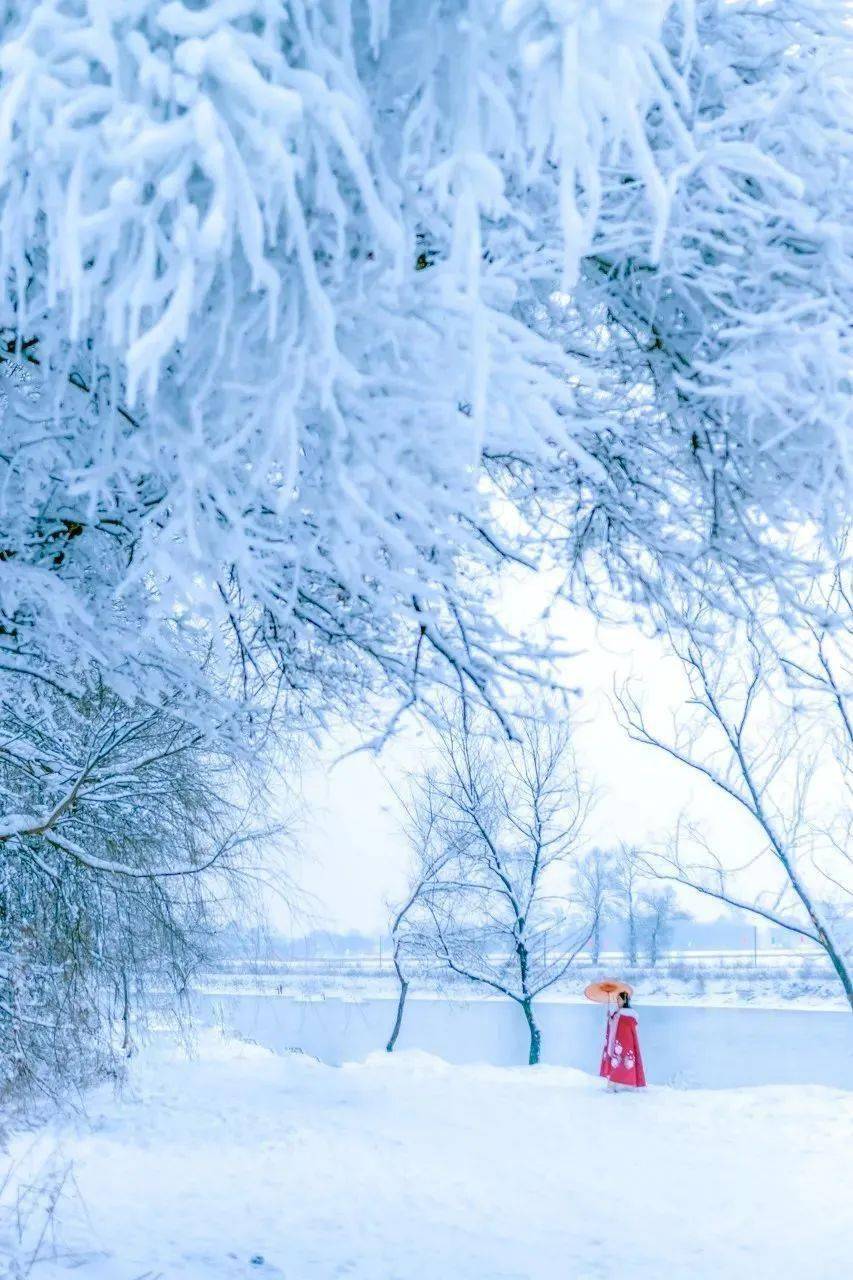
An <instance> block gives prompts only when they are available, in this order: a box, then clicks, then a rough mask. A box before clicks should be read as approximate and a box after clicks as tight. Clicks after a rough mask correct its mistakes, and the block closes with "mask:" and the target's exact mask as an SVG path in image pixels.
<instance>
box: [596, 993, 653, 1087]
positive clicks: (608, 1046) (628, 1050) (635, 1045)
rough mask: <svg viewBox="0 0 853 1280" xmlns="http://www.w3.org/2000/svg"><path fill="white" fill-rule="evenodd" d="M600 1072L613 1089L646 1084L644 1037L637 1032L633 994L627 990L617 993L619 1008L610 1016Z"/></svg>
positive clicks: (608, 1017) (617, 1005) (617, 1006)
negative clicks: (643, 1053)
mask: <svg viewBox="0 0 853 1280" xmlns="http://www.w3.org/2000/svg"><path fill="white" fill-rule="evenodd" d="M599 1075H602V1076H604V1078H605V1079H606V1080H607V1087H608V1088H609V1089H642V1088H644V1087H645V1083H646V1073H645V1072H644V1071H643V1059H642V1056H641V1054H640V1037H639V1036H638V1035H637V1015H636V1013H635V1012H634V1010H633V1009H632V1008H631V997H630V995H629V994H628V993H627V991H620V992H619V993H618V994H617V996H616V1008H615V1009H614V1010H613V1012H612V1013H610V1014H608V1016H607V1034H606V1036H605V1039H604V1052H603V1054H602V1055H601V1071H600V1072H599Z"/></svg>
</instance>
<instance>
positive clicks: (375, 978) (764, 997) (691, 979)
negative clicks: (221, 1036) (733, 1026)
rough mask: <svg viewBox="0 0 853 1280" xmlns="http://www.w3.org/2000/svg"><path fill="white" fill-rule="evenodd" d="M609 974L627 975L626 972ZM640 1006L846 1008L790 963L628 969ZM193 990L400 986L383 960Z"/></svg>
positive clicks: (429, 992)
mask: <svg viewBox="0 0 853 1280" xmlns="http://www.w3.org/2000/svg"><path fill="white" fill-rule="evenodd" d="M612 968H613V972H615V973H619V974H622V975H624V973H625V972H626V970H625V967H624V965H621V966H620V965H619V964H615V965H614V966H612ZM605 972H608V973H609V970H608V971H605V970H601V971H600V972H599V970H597V969H596V970H592V969H590V968H587V967H583V968H578V969H571V970H569V972H568V973H567V974H566V976H565V977H564V978H563V979H562V980H561V981H560V982H559V983H556V984H555V985H554V986H553V987H550V988H549V989H548V991H547V992H546V993H545V994H544V995H543V996H542V997H541V999H542V1000H543V1001H548V1002H550V1003H566V1004H572V1003H575V1002H578V1003H579V1002H581V1001H583V998H584V997H583V989H584V987H585V986H586V984H587V983H588V982H591V981H592V980H593V978H594V977H599V976H603V975H604V973H605ZM631 981H632V983H633V985H634V989H635V995H636V999H637V1002H638V1003H640V1004H657V1003H660V1002H662V1001H665V1002H666V1003H667V1004H672V1005H674V1004H689V1005H691V1006H704V1007H706V1008H735V1007H744V1006H746V1007H751V1008H756V1009H791V1008H794V1009H846V1008H847V1007H848V1006H847V1001H846V999H845V996H844V993H843V991H842V990H841V985H840V983H839V982H838V980H837V978H835V977H834V975H832V974H831V973H830V972H829V970H828V967H827V966H824V965H814V964H806V965H802V964H794V965H791V966H788V967H782V968H772V967H770V966H763V967H761V968H758V969H755V968H753V967H752V966H751V965H749V964H748V963H747V962H742V963H732V964H730V965H728V966H722V965H716V966H711V965H701V964H695V963H694V964H691V965H689V966H688V965H686V964H678V965H671V966H662V967H660V968H658V969H649V968H639V969H636V970H631ZM195 985H196V989H197V990H198V991H199V992H202V993H203V994H205V995H234V994H241V995H248V994H258V995H264V994H266V995H283V996H291V997H293V998H295V999H301V1000H323V999H330V998H334V999H339V1000H341V999H343V1000H380V999H389V1000H391V999H394V1000H395V999H396V998H397V995H398V992H399V987H398V984H397V981H396V978H395V976H394V971H393V968H392V967H391V966H390V964H389V963H388V962H387V961H386V963H385V965H384V966H382V965H380V964H379V963H378V962H377V961H376V960H373V961H372V962H366V963H365V962H362V963H354V962H343V963H341V962H340V961H338V962H335V961H330V962H323V961H321V960H314V961H310V962H292V961H291V962H285V963H281V962H280V963H277V964H275V963H272V964H268V965H263V964H261V963H260V962H257V963H255V964H253V965H248V966H245V967H239V968H237V967H235V968H234V969H232V970H231V971H228V970H225V969H223V970H220V971H211V972H207V973H204V974H201V975H200V976H199V978H198V979H197V981H196V984H195ZM447 996H451V997H456V998H459V999H464V1000H473V999H480V998H482V999H491V998H493V996H494V993H493V992H491V991H490V990H489V988H487V987H484V986H478V985H477V984H475V983H471V982H465V981H463V980H461V979H455V978H454V976H453V975H452V974H449V975H448V974H446V973H445V974H443V975H441V977H440V979H437V978H436V977H435V976H434V975H432V976H431V975H429V974H424V975H419V974H416V975H415V976H414V978H413V980H412V985H411V988H410V990H409V998H410V999H412V1000H419V999H420V1000H424V999H435V998H444V997H447Z"/></svg>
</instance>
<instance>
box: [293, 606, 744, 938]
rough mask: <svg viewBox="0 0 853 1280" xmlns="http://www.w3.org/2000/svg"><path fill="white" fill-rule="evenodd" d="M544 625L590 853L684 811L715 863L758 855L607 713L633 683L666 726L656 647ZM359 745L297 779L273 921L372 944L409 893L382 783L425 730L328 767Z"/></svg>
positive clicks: (338, 749) (698, 789)
mask: <svg viewBox="0 0 853 1280" xmlns="http://www.w3.org/2000/svg"><path fill="white" fill-rule="evenodd" d="M512 597H513V598H512V607H513V609H514V610H516V611H517V608H518V607H519V606H520V607H524V605H525V603H526V604H527V606H531V604H532V602H533V601H534V600H536V599H537V598H538V602H539V607H540V608H541V600H542V593H541V588H540V589H538V590H536V589H535V588H534V591H533V592H529V593H527V600H526V602H525V601H524V600H523V599H522V598H521V597H519V596H518V594H517V592H516V590H513V593H512ZM551 625H552V627H553V629H554V631H555V632H556V634H557V635H558V636H559V637H560V638H561V639H562V640H563V641H565V642H567V643H568V644H569V645H570V646H571V647H572V648H573V649H574V648H577V649H579V650H582V652H581V653H580V654H579V656H578V657H575V658H572V659H570V660H567V661H566V663H565V667H564V670H563V672H562V674H563V675H564V677H565V679H566V680H567V682H568V683H570V684H571V685H572V686H578V687H579V689H580V691H581V692H580V695H579V697H578V699H577V703H576V711H575V716H574V721H575V751H576V755H577V758H578V760H579V762H580V763H581V765H582V767H583V769H584V770H585V771H586V773H587V775H588V776H589V779H590V780H591V781H592V782H593V783H594V785H595V787H596V790H597V792H598V800H597V803H596V804H595V806H594V810H593V813H592V815H591V817H590V821H589V824H588V829H587V831H588V843H589V845H590V846H594V845H599V846H601V847H604V848H608V847H612V846H614V845H615V844H617V843H618V842H619V841H620V840H626V841H631V842H633V843H635V844H643V843H646V844H648V843H649V842H650V841H654V840H655V839H656V838H659V837H661V836H664V835H666V833H668V832H671V831H672V830H673V828H674V826H675V823H676V821H677V819H678V818H679V816H680V815H681V814H682V813H685V812H689V814H690V817H691V818H692V819H694V820H698V822H699V824H700V825H701V826H702V828H703V830H704V831H706V832H707V833H708V834H709V835H711V836H712V837H713V839H714V845H715V848H716V849H717V850H718V852H720V854H721V855H723V856H725V855H726V854H727V853H730V854H731V856H732V860H733V861H734V862H740V861H742V860H743V859H744V854H745V853H747V852H749V851H754V848H755V846H754V843H753V840H754V837H752V834H751V831H750V828H749V827H748V825H747V822H748V820H747V819H745V817H744V816H743V815H742V814H741V813H740V812H739V811H738V808H737V806H736V805H735V804H734V803H733V802H730V801H728V800H726V799H725V798H724V797H721V796H720V795H719V794H718V793H717V792H716V791H715V790H714V789H713V788H712V787H711V785H710V784H708V783H706V782H704V781H703V780H702V779H701V778H699V777H696V776H694V775H693V774H692V773H691V772H690V770H688V769H687V768H685V767H684V766H681V765H679V764H678V763H677V762H675V761H671V760H669V759H667V758H666V757H665V756H663V755H662V754H661V753H659V752H657V751H655V750H653V749H652V748H650V747H644V746H641V745H639V744H637V743H633V742H631V741H630V739H629V738H628V736H627V734H626V733H625V731H624V730H623V729H622V728H621V726H620V725H619V724H618V722H617V720H616V717H615V714H614V712H613V710H612V708H611V705H610V702H611V691H612V688H613V682H614V679H616V680H617V682H620V683H621V681H623V680H624V679H625V678H627V677H637V681H638V688H639V683H640V681H642V695H643V701H644V703H645V704H646V705H648V706H653V707H654V708H655V710H656V711H658V712H660V713H661V714H662V715H663V716H664V717H666V716H668V715H669V714H670V711H671V710H672V709H674V708H675V707H676V706H678V705H679V703H680V697H679V689H680V680H681V676H680V670H679V668H678V667H677V665H676V664H675V663H674V662H673V661H672V660H671V659H669V658H667V656H666V654H665V653H664V651H663V648H662V646H660V645H659V644H658V643H657V642H655V641H653V640H650V639H648V638H646V637H645V636H643V635H642V633H641V632H640V631H639V630H638V629H637V628H636V627H634V626H629V625H625V626H619V627H614V626H610V627H607V628H605V627H602V626H596V624H595V623H594V622H593V620H592V619H591V617H590V616H589V615H587V614H584V613H582V612H580V611H578V610H574V609H571V608H570V607H569V606H564V605H561V606H559V608H558V610H557V611H556V612H555V614H554V615H553V617H552V619H551ZM355 741H356V740H355V739H354V738H353V737H352V736H349V734H347V735H346V736H344V737H342V740H341V741H339V742H336V743H332V742H330V743H329V744H328V745H327V748H326V749H325V751H324V752H323V758H322V762H321V763H320V764H319V765H318V766H317V767H316V768H313V769H311V770H309V771H308V772H307V774H306V776H305V778H304V782H303V795H302V800H303V802H304V805H305V817H304V819H303V822H302V825H301V830H300V833H299V844H300V849H301V853H300V856H299V858H298V861H297V864H296V866H295V867H292V870H293V874H294V879H295V881H296V883H297V885H298V886H299V888H301V889H302V890H303V891H304V893H305V895H306V897H305V901H304V902H303V910H302V912H301V913H300V916H299V918H298V919H297V920H296V921H291V919H290V918H289V917H288V916H287V914H286V913H285V912H274V920H275V922H276V923H277V924H279V925H280V926H281V927H283V928H284V929H285V930H287V929H290V928H292V930H293V932H294V933H297V934H301V933H303V932H305V931H306V929H310V928H328V929H333V930H346V929H350V928H352V929H359V930H363V931H365V932H368V933H377V934H378V933H379V932H381V931H383V930H384V928H385V926H386V922H387V918H388V909H387V903H388V901H389V900H390V901H393V900H394V899H396V898H397V897H398V896H399V895H400V894H401V893H402V891H403V888H404V886H405V883H406V878H407V868H408V856H409V855H408V850H407V848H406V843H405V839H404V837H403V835H402V832H401V826H400V811H399V805H398V802H397V801H396V799H395V797H394V794H393V791H392V789H391V786H389V780H390V782H392V783H394V784H396V785H399V784H400V782H401V779H402V777H403V775H404V774H405V772H406V771H407V770H411V769H412V768H415V767H417V764H418V756H419V753H420V752H421V751H422V749H423V744H424V734H423V731H422V730H418V728H417V727H416V726H415V725H412V726H411V727H410V728H409V729H408V730H407V731H406V732H404V733H403V734H401V735H399V736H398V737H397V738H396V739H395V740H394V741H393V742H392V743H391V744H390V745H389V746H388V747H387V748H386V749H385V750H384V751H383V753H382V754H381V755H380V756H379V757H378V758H376V757H375V756H374V755H372V754H370V753H368V752H361V753H359V754H356V755H351V756H348V757H347V758H346V759H343V760H341V761H340V762H339V763H335V760H336V759H337V758H338V757H339V756H340V755H341V754H342V753H343V752H345V751H348V750H349V749H351V748H352V746H353V744H354V742H355ZM685 905H689V907H690V909H691V910H692V911H694V913H695V914H697V915H699V916H703V915H704V916H708V915H716V914H718V912H717V910H716V909H715V907H714V904H713V903H710V901H709V900H704V899H702V898H701V897H700V896H699V895H696V894H689V896H688V899H687V900H685Z"/></svg>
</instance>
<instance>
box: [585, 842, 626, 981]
mask: <svg viewBox="0 0 853 1280" xmlns="http://www.w3.org/2000/svg"><path fill="white" fill-rule="evenodd" d="M577 885H578V891H579V894H580V896H581V897H582V898H583V900H584V901H585V903H586V905H587V907H588V909H589V911H590V914H591V916H592V920H593V926H592V934H591V936H590V958H591V960H592V963H593V964H598V962H599V958H600V956H601V939H602V933H603V926H604V923H605V921H606V920H607V918H608V916H609V915H610V913H611V912H612V910H613V906H614V899H615V896H616V893H617V892H618V881H617V876H616V866H615V863H614V858H613V855H612V854H611V853H606V852H604V851H602V850H601V849H593V850H592V851H591V852H590V853H588V854H587V855H586V857H584V858H583V859H582V860H581V862H580V863H579V864H578V876H577Z"/></svg>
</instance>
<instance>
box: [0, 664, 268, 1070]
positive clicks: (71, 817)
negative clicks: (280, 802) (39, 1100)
mask: <svg viewBox="0 0 853 1280" xmlns="http://www.w3.org/2000/svg"><path fill="white" fill-rule="evenodd" d="M89 684H90V689H89V692H88V693H87V695H86V696H85V697H81V698H71V697H69V696H67V695H65V694H63V693H61V692H59V691H58V690H57V689H55V688H53V687H51V686H46V685H45V684H44V682H42V681H29V682H27V681H24V680H23V679H22V678H21V677H19V678H18V680H17V681H16V686H15V696H14V698H13V697H4V698H0V812H2V814H3V818H2V822H0V1092H2V1090H3V1089H4V1088H5V1087H6V1086H8V1085H11V1084H15V1085H19V1084H21V1083H26V1084H28V1085H30V1086H33V1085H38V1086H40V1087H48V1088H50V1087H52V1086H53V1085H54V1084H60V1083H61V1084H68V1083H70V1082H75V1081H78V1080H85V1079H91V1077H92V1075H93V1074H94V1073H96V1072H97V1071H98V1070H99V1069H102V1068H103V1067H104V1066H105V1065H106V1064H108V1063H109V1062H110V1061H111V1059H112V1057H113V1055H114V1053H115V1052H116V1051H121V1050H123V1051H124V1052H128V1051H129V1049H130V1046H131V1021H132V1014H133V1012H134V1011H135V1010H136V1009H137V1008H138V1006H139V1005H140V1004H141V1003H142V1002H143V1001H144V1000H145V998H146V997H147V996H149V995H150V989H151V986H152V985H158V986H159V987H160V990H161V991H164V992H165V991H171V992H173V993H179V994H180V993H182V992H184V991H185V990H186V987H187V982H188V979H189V975H190V973H191V971H192V969H193V966H194V964H195V963H196V962H197V960H198V958H199V956H200V955H201V954H203V952H204V950H205V947H206V945H207V941H208V938H209V937H210V935H211V932H212V930H213V929H214V927H215V924H216V921H217V897H218V896H219V895H222V894H225V893H226V886H227V896H228V899H229V901H230V902H231V903H232V908H233V904H234V903H235V902H236V901H237V900H238V899H239V896H240V888H241V884H242V887H246V884H247V882H246V881H244V880H242V877H241V878H240V879H241V884H238V883H236V874H237V873H238V872H241V871H243V870H244V869H246V857H245V855H246V854H247V852H248V851H249V848H250V847H251V846H253V845H254V843H255V841H256V840H257V839H258V838H259V836H260V834H261V832H260V830H259V825H258V822H257V819H256V817H255V814H254V812H253V806H252V805H251V803H247V801H249V800H250V792H249V788H248V787H243V788H242V791H243V794H242V795H241V788H240V787H239V786H238V784H237V777H238V771H237V769H236V768H235V766H236V765H238V763H239V762H238V761H236V760H235V759H234V758H232V757H229V756H226V755H225V754H223V753H222V752H221V750H220V751H219V752H217V753H214V752H213V751H212V750H211V749H210V747H209V745H207V743H206V742H205V740H204V739H203V737H202V735H201V733H200V732H199V731H198V730H196V729H194V728H192V727H190V726H188V725H187V724H186V722H185V721H184V720H182V719H179V718H175V717H170V716H168V715H167V714H166V713H165V712H164V711H162V710H160V711H154V710H152V709H151V708H150V707H149V706H146V705H144V704H140V705H136V706H128V705H126V704H124V703H122V702H121V700H120V699H118V698H117V697H116V696H115V694H113V693H112V692H111V691H110V690H109V689H108V688H106V687H104V686H103V685H100V686H99V685H97V684H94V683H93V682H92V681H91V678H90V680H89ZM247 782H249V780H248V779H247ZM116 1028H118V1030H119V1035H118V1039H116V1037H115V1034H114V1032H115V1029H116Z"/></svg>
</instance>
